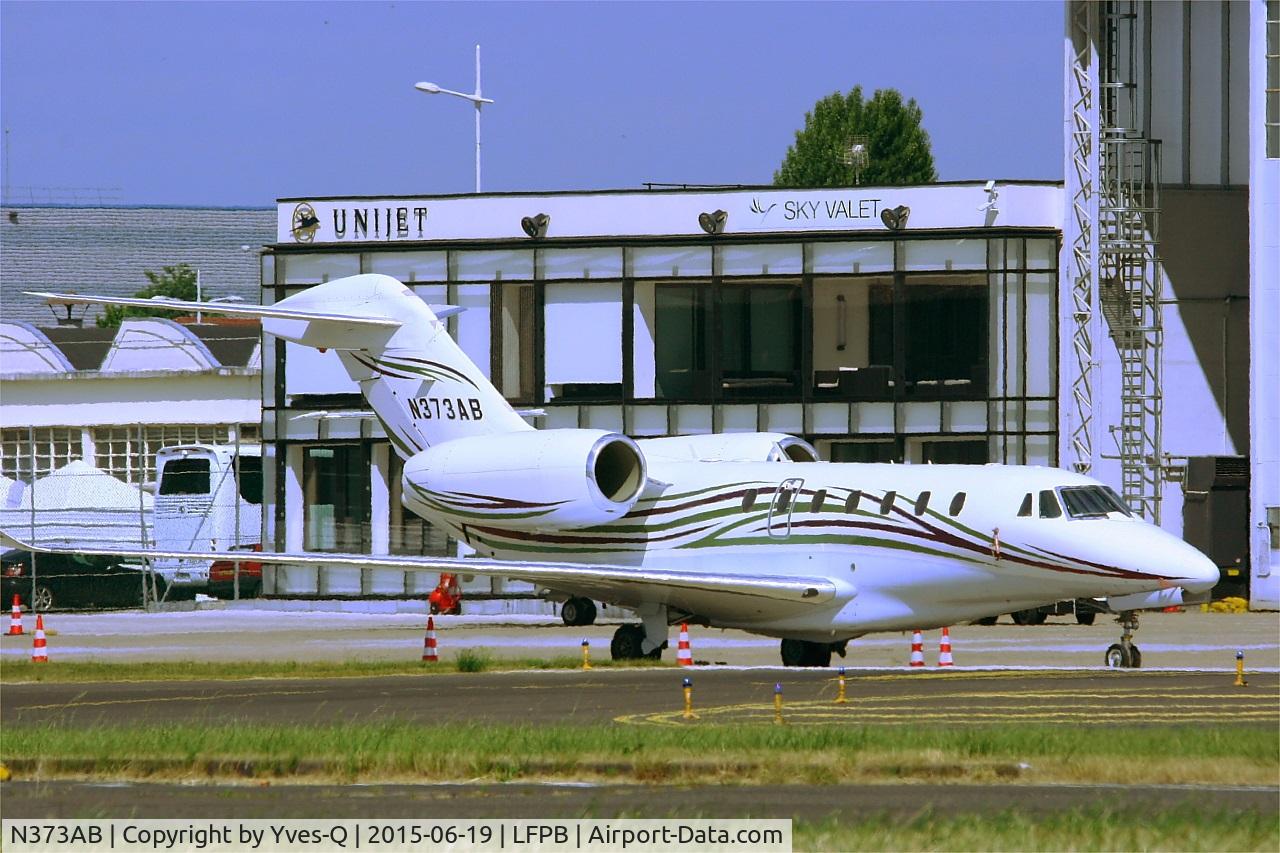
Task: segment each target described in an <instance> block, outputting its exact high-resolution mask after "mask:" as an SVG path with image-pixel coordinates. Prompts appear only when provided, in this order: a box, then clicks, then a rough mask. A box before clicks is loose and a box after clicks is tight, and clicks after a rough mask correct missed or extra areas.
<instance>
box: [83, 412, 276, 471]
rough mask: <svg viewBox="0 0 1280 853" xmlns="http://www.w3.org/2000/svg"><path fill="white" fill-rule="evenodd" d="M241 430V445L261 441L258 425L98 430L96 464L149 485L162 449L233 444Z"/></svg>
mask: <svg viewBox="0 0 1280 853" xmlns="http://www.w3.org/2000/svg"><path fill="white" fill-rule="evenodd" d="M237 428H238V429H239V431H240V443H241V444H256V443H257V442H258V425H257V424H240V425H236V424H163V425H152V426H143V425H139V426H111V427H97V428H96V429H95V430H94V431H93V446H94V454H95V459H94V465H96V466H97V467H98V468H100V469H101V470H103V471H105V472H106V473H108V474H110V475H111V476H113V477H115V478H116V479H119V480H124V481H125V482H126V483H133V484H140V483H147V482H150V481H152V480H154V479H155V477H156V451H157V450H159V449H160V448H162V447H172V446H173V445H175V444H229V445H233V444H235V443H236V430H237ZM260 477H261V474H259V478H260ZM259 482H261V480H260V479H259Z"/></svg>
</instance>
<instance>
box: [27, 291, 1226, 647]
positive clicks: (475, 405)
mask: <svg viewBox="0 0 1280 853" xmlns="http://www.w3.org/2000/svg"><path fill="white" fill-rule="evenodd" d="M34 295H35V296H38V297H41V298H48V299H53V300H55V301H56V300H61V301H64V302H94V303H104V304H111V305H126V306H128V305H141V306H145V307H153V308H154V307H157V306H161V305H162V306H164V307H173V308H179V309H187V310H196V309H199V310H201V311H204V312H206V313H214V312H218V313H223V314H232V315H239V316H251V317H259V318H261V319H262V323H263V331H264V332H265V333H267V334H270V335H275V336H276V337H279V338H283V339H284V340H287V341H293V342H295V343H298V344H303V345H306V346H312V347H316V348H319V349H322V350H323V349H332V350H335V351H337V353H338V355H339V356H340V357H341V360H342V363H343V365H344V366H345V367H346V369H347V371H348V373H350V375H351V378H352V379H353V380H354V381H356V382H357V383H359V385H360V389H361V391H363V393H364V396H365V397H366V398H367V399H368V401H369V404H370V406H371V407H372V409H373V412H374V414H375V416H376V417H377V418H378V420H379V421H380V422H381V424H382V426H383V428H384V429H385V430H386V433H387V436H388V438H389V439H390V440H391V442H392V444H393V445H394V447H395V450H396V452H397V453H399V454H400V456H401V457H403V459H404V483H403V484H404V502H405V506H406V507H408V508H409V509H411V510H413V511H414V512H415V513H417V514H419V515H421V516H423V517H425V518H427V519H429V520H430V521H431V522H432V523H433V524H437V525H440V526H442V527H444V528H446V529H447V530H449V531H450V532H451V533H452V535H453V536H455V537H457V538H458V539H459V540H461V541H464V542H466V543H467V544H468V545H470V546H471V547H472V548H473V549H475V551H476V556H475V557H473V558H466V559H448V558H436V557H399V556H381V555H378V556H371V555H364V554H328V553H326V554H314V553H297V554H291V553H270V554H268V553H263V554H261V555H258V554H255V555H254V559H255V560H261V561H263V562H268V563H286V564H291V565H298V564H313V565H339V566H358V567H371V568H383V567H386V568H397V569H408V570H422V571H431V572H439V571H451V572H462V573H466V574H473V575H497V576H502V577H510V578H518V579H521V580H526V581H530V582H532V583H534V584H536V585H538V586H540V587H544V588H546V589H548V590H550V591H552V592H553V593H555V594H556V595H558V596H560V597H565V596H568V597H570V598H571V599H572V600H573V601H575V602H577V606H579V607H589V608H594V605H593V604H591V601H592V600H595V601H602V602H605V603H607V604H610V605H621V606H624V607H627V608H630V609H632V610H634V611H635V612H636V614H638V616H639V618H640V620H641V621H640V623H639V624H628V625H624V626H622V627H620V628H618V629H617V632H616V633H615V634H614V637H613V642H612V645H611V651H612V654H613V657H614V658H616V659H625V658H640V657H645V656H649V657H656V656H658V655H659V654H660V653H661V650H662V649H663V648H664V647H665V645H666V642H667V636H668V630H669V626H670V625H672V624H675V623H678V622H682V621H688V622H692V623H695V624H702V625H708V626H713V627H721V628H738V629H741V630H744V631H749V632H752V633H756V634H762V635H766V636H771V637H777V638H780V639H781V640H782V649H781V651H782V661H783V663H784V664H786V665H788V666H828V665H829V664H830V662H831V655H832V652H833V651H835V652H837V653H839V654H841V655H843V654H844V651H845V648H844V647H845V643H847V642H848V641H849V640H850V639H853V638H856V637H860V636H862V635H864V634H868V633H871V632H874V631H903V630H911V629H917V628H919V629H928V628H936V627H941V626H944V625H953V624H956V623H958V622H963V621H967V620H974V619H979V618H982V617H987V616H992V615H994V614H999V613H1008V612H1011V611H1015V610H1021V609H1027V608H1032V607H1037V606H1040V605H1045V604H1050V603H1053V602H1056V601H1059V600H1063V599H1070V598H1097V599H1105V600H1106V602H1107V603H1108V606H1109V608H1110V609H1111V610H1112V611H1114V612H1117V613H1119V614H1121V620H1120V621H1121V625H1122V626H1123V637H1122V638H1121V641H1120V642H1119V643H1116V644H1114V645H1112V646H1111V647H1110V648H1109V649H1108V650H1107V652H1106V662H1107V664H1108V665H1109V666H1112V667H1137V666H1140V665H1141V654H1140V652H1139V650H1138V648H1137V647H1136V646H1135V645H1133V643H1132V642H1131V634H1132V629H1133V628H1135V627H1136V617H1135V616H1134V614H1133V612H1134V611H1136V610H1141V609H1146V608H1153V607H1164V606H1168V605H1171V604H1178V603H1190V602H1192V601H1195V600H1207V596H1208V593H1209V590H1210V589H1211V587H1213V585H1214V584H1215V583H1217V581H1218V569H1217V568H1216V567H1215V566H1214V565H1213V563H1212V562H1210V561H1209V559H1208V558H1206V557H1205V556H1204V555H1203V554H1201V553H1200V552H1198V551H1197V550H1195V549H1194V548H1192V547H1191V546H1189V545H1187V544H1185V543H1184V542H1182V541H1181V540H1179V539H1177V538H1176V537H1174V536H1171V535H1170V534H1168V533H1165V532H1164V531H1163V530H1161V529H1159V528H1158V527H1155V526H1153V525H1151V524H1148V523H1146V522H1145V521H1142V520H1141V519H1138V518H1135V517H1134V516H1133V514H1132V513H1131V512H1130V511H1129V509H1128V508H1127V507H1126V506H1125V505H1124V503H1123V502H1122V501H1121V500H1120V499H1119V498H1118V497H1117V496H1116V494H1115V492H1113V491H1112V490H1111V489H1110V488H1108V487H1107V486H1105V485H1103V484H1102V483H1099V482H1097V481H1096V480H1092V479H1089V478H1088V477H1084V476H1080V475H1078V474H1072V473H1068V472H1066V471H1061V470H1057V469H1052V468H1037V467H1024V466H1014V465H983V466H975V465H868V464H837V463H824V462H819V461H817V453H816V452H815V451H814V449H813V448H812V447H811V446H810V445H809V444H808V443H806V442H804V441H802V440H800V439H797V438H794V437H791V436H786V435H781V434H777V433H735V434H726V435H699V436H678V437H671V438H657V439H645V440H638V441H637V440H633V439H631V438H628V437H627V436H625V435H620V434H618V433H614V432H607V431H604V430H595V429H547V430H536V429H534V428H532V427H531V426H529V424H528V423H526V422H525V420H524V419H523V418H522V417H521V416H520V415H519V414H518V413H517V412H516V411H515V410H513V409H512V407H511V406H510V405H509V404H508V403H507V401H506V400H505V399H503V397H502V395H501V394H500V393H499V392H498V391H497V389H495V388H494V387H493V386H492V385H491V384H490V383H489V381H488V380H487V379H486V378H485V377H484V375H483V374H482V373H481V372H480V370H479V369H478V368H477V367H476V365H475V364H473V363H472V362H471V360H470V359H468V358H467V356H466V355H465V354H463V352H462V351H461V350H460V349H459V347H458V345H457V344H456V343H455V342H454V341H453V339H452V338H450V337H449V334H448V332H447V331H446V328H445V325H444V323H443V322H441V319H442V318H443V317H444V316H447V315H448V314H449V313H452V312H453V311H455V310H457V309H440V310H438V311H433V310H432V309H431V308H430V307H428V306H427V305H426V304H425V303H424V302H422V301H421V300H420V299H419V298H418V296H417V295H416V294H414V293H413V291H412V290H410V289H409V288H408V287H406V286H404V285H403V284H401V283H400V282H398V281H396V280H395V279H393V278H389V277H387V276H384V275H357V276H351V277H349V278H343V279H339V280H336V281H331V282H328V283H326V284H321V285H318V286H315V287H312V288H311V289H309V290H306V291H304V292H302V293H298V294H296V295H294V296H290V297H288V298H286V299H283V300H282V301H280V302H279V303H277V304H275V305H272V306H261V307H258V306H246V305H229V304H227V303H195V302H179V301H176V300H166V301H163V302H161V301H157V300H144V299H116V298H105V297H90V296H79V295H71V294H45V293H39V294H34ZM10 538H11V537H10ZM11 544H13V545H16V546H17V547H23V548H30V547H31V546H30V545H27V544H23V543H21V542H14V543H11ZM33 550H42V549H40V548H34V549H33ZM131 555H133V556H170V557H190V558H196V559H222V558H225V557H226V554H225V553H223V554H212V553H211V554H197V553H177V554H164V555H161V554H160V553H159V552H155V551H151V552H145V554H144V553H138V552H132V554H131Z"/></svg>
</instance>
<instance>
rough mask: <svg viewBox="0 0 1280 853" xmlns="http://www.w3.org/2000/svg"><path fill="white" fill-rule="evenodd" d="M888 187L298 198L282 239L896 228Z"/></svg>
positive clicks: (898, 211) (900, 220)
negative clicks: (543, 217) (524, 222)
mask: <svg viewBox="0 0 1280 853" xmlns="http://www.w3.org/2000/svg"><path fill="white" fill-rule="evenodd" d="M884 192H885V191H884V190H883V189H878V190H872V191H870V192H866V193H850V192H849V191H847V190H813V191H807V192H806V191H796V190H756V191H752V190H741V191H733V192H708V193H661V192H633V193H616V194H612V193H590V194H581V195H573V194H565V195H547V196H536V195H512V196H501V195H499V196H481V197H474V196H472V197H458V198H436V199H421V198H418V199H414V198H389V199H345V200H326V201H293V202H281V203H280V205H279V209H278V225H279V227H278V238H279V240H280V242H288V243H301V244H310V243H373V242H411V241H421V240H447V239H505V238H524V233H523V232H522V231H521V230H520V227H519V225H520V220H521V218H522V217H524V216H528V215H530V213H546V214H548V215H549V219H550V226H551V227H550V228H549V229H548V231H547V233H546V236H547V237H552V238H554V237H594V236H604V235H610V234H613V235H618V234H627V235H636V234H653V235H655V236H657V235H674V234H681V235H682V234H689V233H701V230H702V229H699V227H698V226H699V216H700V215H702V214H704V213H706V212H714V213H716V214H723V215H722V216H720V221H721V223H722V227H721V229H720V231H718V232H717V233H733V232H735V231H736V232H759V231H805V230H848V231H858V230H864V229H883V228H888V229H890V230H898V229H899V228H902V227H903V226H904V225H905V224H906V218H907V215H908V214H909V212H910V211H909V209H908V208H907V207H906V206H904V205H901V204H898V205H895V204H894V203H893V202H891V201H889V200H887V199H885V198H884ZM890 192H894V193H896V194H901V193H902V191H901V190H891V191H890ZM535 208H536V210H535Z"/></svg>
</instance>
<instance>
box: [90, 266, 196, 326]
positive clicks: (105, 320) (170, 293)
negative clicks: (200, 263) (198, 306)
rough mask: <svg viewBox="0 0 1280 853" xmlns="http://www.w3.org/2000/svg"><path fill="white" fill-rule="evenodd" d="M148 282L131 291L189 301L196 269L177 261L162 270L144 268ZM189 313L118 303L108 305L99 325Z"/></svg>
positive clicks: (142, 296) (147, 296) (193, 294)
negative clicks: (126, 319)
mask: <svg viewBox="0 0 1280 853" xmlns="http://www.w3.org/2000/svg"><path fill="white" fill-rule="evenodd" d="M143 273H144V274H145V275H146V277H147V281H149V282H151V284H150V285H149V286H147V287H144V288H143V289H142V290H139V291H138V292H137V293H135V294H134V296H135V297H137V298H138V299H150V298H151V297H153V296H167V297H169V298H170V299H186V300H192V299H195V298H196V271H195V270H194V269H192V268H191V265H190V264H178V265H177V266H172V267H165V268H164V269H163V270H162V271H161V272H159V273H156V272H153V271H152V270H144V271H143ZM184 313H188V312H184V311H166V310H164V309H162V308H133V307H128V308H126V307H123V306H120V305H108V306H107V307H106V309H105V310H104V311H103V313H102V316H101V317H99V318H98V325H99V326H103V327H113V326H119V325H120V324H121V323H122V322H123V321H124V320H125V318H127V317H177V316H180V315H181V314H184Z"/></svg>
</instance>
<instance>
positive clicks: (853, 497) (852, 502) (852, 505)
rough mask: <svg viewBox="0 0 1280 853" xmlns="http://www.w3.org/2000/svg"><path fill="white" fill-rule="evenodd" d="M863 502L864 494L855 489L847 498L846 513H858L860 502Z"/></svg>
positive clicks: (845, 502)
mask: <svg viewBox="0 0 1280 853" xmlns="http://www.w3.org/2000/svg"><path fill="white" fill-rule="evenodd" d="M861 500H862V492H860V491H858V490H857V489H854V490H853V491H852V492H850V493H849V497H847V498H845V501H844V511H845V512H857V511H858V502H859V501H861Z"/></svg>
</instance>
